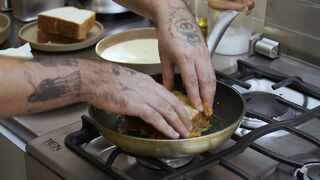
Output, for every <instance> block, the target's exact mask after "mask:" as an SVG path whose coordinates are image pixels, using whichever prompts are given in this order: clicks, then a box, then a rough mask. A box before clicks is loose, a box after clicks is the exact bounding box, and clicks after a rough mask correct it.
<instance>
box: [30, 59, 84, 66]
mask: <svg viewBox="0 0 320 180" xmlns="http://www.w3.org/2000/svg"><path fill="white" fill-rule="evenodd" d="M31 61H32V62H36V63H39V64H41V65H42V66H44V67H56V66H58V65H61V66H77V65H78V61H77V60H76V59H73V58H60V59H59V58H46V59H38V58H35V59H32V60H31ZM26 62H30V60H29V61H26Z"/></svg>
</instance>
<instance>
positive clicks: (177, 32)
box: [168, 7, 201, 46]
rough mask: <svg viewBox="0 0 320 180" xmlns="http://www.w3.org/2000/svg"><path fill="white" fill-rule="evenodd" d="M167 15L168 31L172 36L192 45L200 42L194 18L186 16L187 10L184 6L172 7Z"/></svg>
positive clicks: (198, 30)
mask: <svg viewBox="0 0 320 180" xmlns="http://www.w3.org/2000/svg"><path fill="white" fill-rule="evenodd" d="M172 11H173V12H172V13H171V14H170V15H169V28H168V30H169V32H170V34H171V36H172V37H173V38H178V39H181V40H183V41H185V42H187V43H188V44H190V45H192V46H197V45H199V44H200V43H201V37H200V29H199V26H198V25H197V23H196V21H195V20H194V18H191V17H187V16H189V15H188V11H187V9H186V8H185V7H177V8H173V9H172Z"/></svg>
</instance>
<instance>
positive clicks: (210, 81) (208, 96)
mask: <svg viewBox="0 0 320 180" xmlns="http://www.w3.org/2000/svg"><path fill="white" fill-rule="evenodd" d="M196 72H197V75H198V81H199V87H200V96H201V99H202V103H203V105H204V107H205V108H204V111H205V114H207V115H208V114H210V113H209V112H208V111H209V110H210V109H208V108H207V107H209V108H212V104H213V101H214V94H215V91H216V77H215V73H214V68H213V65H212V63H211V60H210V58H207V59H204V60H202V61H197V62H196Z"/></svg>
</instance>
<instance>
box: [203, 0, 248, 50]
mask: <svg viewBox="0 0 320 180" xmlns="http://www.w3.org/2000/svg"><path fill="white" fill-rule="evenodd" d="M228 1H229V0H219V3H223V2H226V4H222V5H221V4H219V6H218V7H217V6H214V5H212V4H210V2H209V13H208V31H209V32H210V31H211V29H212V27H213V25H214V23H215V21H216V19H217V18H218V17H219V15H220V14H221V12H223V11H225V10H236V11H238V12H239V15H238V16H237V17H236V18H235V19H234V20H233V22H232V23H231V24H230V25H229V27H228V28H227V30H226V32H225V33H224V35H223V37H222V38H221V40H220V42H219V45H218V47H217V49H216V51H215V53H217V54H221V55H240V54H245V53H248V51H249V39H250V36H251V34H252V17H253V15H252V9H253V5H250V7H247V6H245V5H243V6H241V5H240V4H239V5H237V4H236V5H237V6H233V5H232V6H231V5H230V3H229V2H228ZM215 2H217V1H215ZM242 2H243V1H242ZM252 2H253V1H252ZM232 4H234V2H232Z"/></svg>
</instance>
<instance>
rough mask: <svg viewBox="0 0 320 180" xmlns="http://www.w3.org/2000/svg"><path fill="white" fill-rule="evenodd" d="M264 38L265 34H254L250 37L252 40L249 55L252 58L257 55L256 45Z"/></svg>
mask: <svg viewBox="0 0 320 180" xmlns="http://www.w3.org/2000/svg"><path fill="white" fill-rule="evenodd" d="M262 37H263V34H261V33H256V34H253V35H252V36H251V37H250V40H249V55H250V56H252V55H254V54H255V50H254V48H255V46H256V43H257V42H258V41H259V40H261V39H262Z"/></svg>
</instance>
